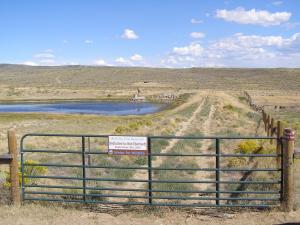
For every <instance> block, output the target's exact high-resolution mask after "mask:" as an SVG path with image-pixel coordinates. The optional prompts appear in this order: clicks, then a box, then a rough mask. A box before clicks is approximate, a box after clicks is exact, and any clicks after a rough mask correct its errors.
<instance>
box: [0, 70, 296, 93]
mask: <svg viewBox="0 0 300 225" xmlns="http://www.w3.org/2000/svg"><path fill="white" fill-rule="evenodd" d="M0 85H1V86H6V87H7V86H9V87H56V88H111V89H117V88H135V87H144V88H147V87H149V88H161V87H164V88H183V89H190V88H195V89H198V88H201V89H219V90H243V89H248V90H256V89H258V90H259V89H262V88H263V89H264V90H266V89H270V90H278V89H288V90H299V89H300V69H224V68H222V69H214V68H190V69H163V68H126V67H91V66H60V67H30V66H23V65H8V64H2V65H0Z"/></svg>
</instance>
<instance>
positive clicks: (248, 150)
mask: <svg viewBox="0 0 300 225" xmlns="http://www.w3.org/2000/svg"><path fill="white" fill-rule="evenodd" d="M260 148H261V146H260V145H259V144H258V143H257V141H256V140H246V141H242V142H240V143H239V145H238V149H236V150H235V151H236V153H242V154H252V153H255V152H257V151H258V150H259V149H260Z"/></svg>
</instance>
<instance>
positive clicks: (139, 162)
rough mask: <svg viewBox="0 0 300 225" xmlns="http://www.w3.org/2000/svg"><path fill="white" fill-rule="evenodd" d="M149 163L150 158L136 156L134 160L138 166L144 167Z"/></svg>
mask: <svg viewBox="0 0 300 225" xmlns="http://www.w3.org/2000/svg"><path fill="white" fill-rule="evenodd" d="M147 161H148V158H147V157H146V156H136V157H135V158H134V161H133V162H134V163H135V164H137V165H140V166H142V165H145V164H146V163H147Z"/></svg>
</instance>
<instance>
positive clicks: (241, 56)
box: [161, 33, 300, 68]
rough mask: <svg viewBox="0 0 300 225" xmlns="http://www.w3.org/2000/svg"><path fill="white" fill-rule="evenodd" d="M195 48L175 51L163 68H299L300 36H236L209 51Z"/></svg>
mask: <svg viewBox="0 0 300 225" xmlns="http://www.w3.org/2000/svg"><path fill="white" fill-rule="evenodd" d="M196 45H198V44H197V43H190V44H189V45H187V46H183V47H174V48H173V49H172V51H171V52H170V53H169V54H167V55H166V56H165V58H163V59H162V60H161V66H163V67H172V68H173V67H176V68H185V67H299V66H300V33H295V34H294V35H292V36H290V37H288V38H285V37H282V36H259V35H244V34H242V33H236V34H234V35H232V36H230V37H226V38H222V39H220V40H217V41H214V42H212V43H210V44H209V45H208V46H207V47H202V46H200V45H199V46H197V47H196ZM191 46H192V47H191ZM195 49H198V50H197V51H195Z"/></svg>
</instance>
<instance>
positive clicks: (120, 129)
mask: <svg viewBox="0 0 300 225" xmlns="http://www.w3.org/2000/svg"><path fill="white" fill-rule="evenodd" d="M127 131H129V130H128V128H127V127H124V126H118V127H117V128H116V129H115V133H116V134H122V133H125V132H127Z"/></svg>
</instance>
